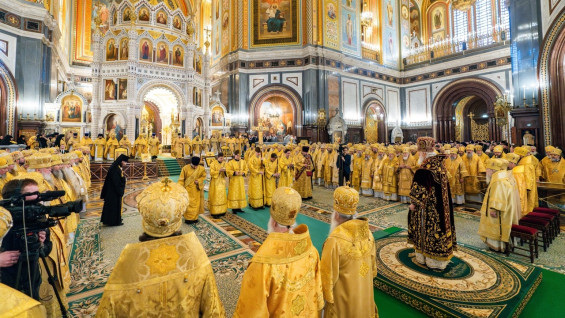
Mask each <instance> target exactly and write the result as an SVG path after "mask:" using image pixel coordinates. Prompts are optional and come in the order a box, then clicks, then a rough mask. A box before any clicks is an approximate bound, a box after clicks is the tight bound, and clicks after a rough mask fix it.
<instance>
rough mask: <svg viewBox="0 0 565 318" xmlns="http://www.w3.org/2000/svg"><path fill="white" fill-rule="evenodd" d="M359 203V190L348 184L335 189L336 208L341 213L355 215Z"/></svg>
mask: <svg viewBox="0 0 565 318" xmlns="http://www.w3.org/2000/svg"><path fill="white" fill-rule="evenodd" d="M358 203H359V192H357V190H355V189H353V188H350V187H348V186H344V187H339V188H337V189H335V191H334V210H335V211H336V212H338V213H340V214H346V215H354V214H355V213H356V212H357V204H358Z"/></svg>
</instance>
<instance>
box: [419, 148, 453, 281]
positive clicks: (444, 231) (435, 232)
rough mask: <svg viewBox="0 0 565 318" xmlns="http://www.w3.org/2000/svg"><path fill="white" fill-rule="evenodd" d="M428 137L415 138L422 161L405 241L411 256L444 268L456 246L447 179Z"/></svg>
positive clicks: (439, 268) (429, 266) (430, 266)
mask: <svg viewBox="0 0 565 318" xmlns="http://www.w3.org/2000/svg"><path fill="white" fill-rule="evenodd" d="M434 144H435V140H434V138H432V137H420V138H418V141H417V145H418V151H419V152H420V159H419V160H422V163H421V165H420V168H419V169H418V170H416V173H415V174H414V180H413V182H412V190H411V192H410V199H411V201H412V203H411V204H410V207H409V211H408V243H410V244H412V245H413V246H414V260H415V261H416V262H418V263H419V264H421V265H424V266H427V267H428V268H430V269H437V270H444V269H445V268H446V267H447V265H448V264H449V260H450V259H451V258H452V257H453V252H454V251H455V250H456V248H457V239H456V231H455V222H454V215H453V204H452V203H451V193H450V189H449V180H448V177H447V173H446V171H445V166H444V165H443V161H444V159H445V156H438V155H437V154H436V153H435V152H434V150H433V145H434Z"/></svg>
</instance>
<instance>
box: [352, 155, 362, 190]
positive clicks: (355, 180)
mask: <svg viewBox="0 0 565 318" xmlns="http://www.w3.org/2000/svg"><path fill="white" fill-rule="evenodd" d="M352 150H355V154H353V155H352V156H351V158H352V159H351V166H352V169H351V186H352V187H353V188H354V189H355V190H357V191H359V190H361V173H362V170H363V161H364V156H363V148H362V147H355V148H354V149H352Z"/></svg>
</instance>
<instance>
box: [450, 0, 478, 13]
mask: <svg viewBox="0 0 565 318" xmlns="http://www.w3.org/2000/svg"><path fill="white" fill-rule="evenodd" d="M475 2H477V0H452V1H451V7H452V8H453V9H455V10H459V11H467V10H469V9H470V8H471V7H472V6H474V5H475Z"/></svg>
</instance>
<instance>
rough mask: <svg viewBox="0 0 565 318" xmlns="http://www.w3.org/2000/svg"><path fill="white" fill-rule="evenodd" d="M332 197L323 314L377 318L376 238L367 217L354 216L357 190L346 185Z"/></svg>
mask: <svg viewBox="0 0 565 318" xmlns="http://www.w3.org/2000/svg"><path fill="white" fill-rule="evenodd" d="M333 197H334V204H333V209H334V211H333V215H332V221H331V222H332V223H331V228H330V235H329V236H328V238H327V239H326V242H325V243H324V248H323V250H322V261H321V270H322V287H323V290H324V299H325V301H326V307H325V310H324V317H360V318H361V317H378V312H377V306H376V305H375V300H374V295H373V292H374V288H373V278H375V276H377V261H376V247H375V240H374V239H373V235H372V234H371V231H370V230H369V222H368V221H367V219H363V218H357V204H358V203H359V193H358V192H357V191H356V190H355V189H353V188H350V187H347V186H345V187H339V188H337V189H336V190H335V191H334V195H333Z"/></svg>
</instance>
